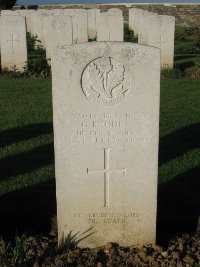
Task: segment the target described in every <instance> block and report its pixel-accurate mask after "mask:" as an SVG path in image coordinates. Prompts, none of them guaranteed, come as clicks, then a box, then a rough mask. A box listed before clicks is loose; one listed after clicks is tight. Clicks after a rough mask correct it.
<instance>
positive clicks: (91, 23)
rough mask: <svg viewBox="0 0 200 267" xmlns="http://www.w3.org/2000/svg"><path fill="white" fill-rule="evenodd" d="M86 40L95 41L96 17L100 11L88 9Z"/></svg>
mask: <svg viewBox="0 0 200 267" xmlns="http://www.w3.org/2000/svg"><path fill="white" fill-rule="evenodd" d="M87 14H88V38H89V39H95V38H96V37H97V16H98V15H99V14H100V9H88V10H87Z"/></svg>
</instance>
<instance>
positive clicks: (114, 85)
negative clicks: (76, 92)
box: [82, 57, 130, 106]
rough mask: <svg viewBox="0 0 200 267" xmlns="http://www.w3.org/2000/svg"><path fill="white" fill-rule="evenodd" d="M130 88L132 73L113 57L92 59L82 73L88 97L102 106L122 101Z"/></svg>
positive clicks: (83, 85) (83, 87)
mask: <svg viewBox="0 0 200 267" xmlns="http://www.w3.org/2000/svg"><path fill="white" fill-rule="evenodd" d="M129 88H130V75H129V73H128V71H127V70H126V68H125V67H124V65H123V64H122V63H121V62H119V61H118V60H117V59H115V58H113V57H101V58H97V59H95V60H93V61H91V62H90V63H89V64H88V65H87V66H86V68H85V69H84V71H83V74H82V89H83V92H84V94H85V95H86V97H87V99H88V100H89V101H91V102H93V103H96V104H98V105H102V106H114V105H116V104H118V103H120V102H121V101H122V100H123V99H124V98H125V97H126V95H127V93H128V91H129Z"/></svg>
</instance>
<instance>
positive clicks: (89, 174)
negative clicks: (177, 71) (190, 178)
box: [52, 42, 160, 247]
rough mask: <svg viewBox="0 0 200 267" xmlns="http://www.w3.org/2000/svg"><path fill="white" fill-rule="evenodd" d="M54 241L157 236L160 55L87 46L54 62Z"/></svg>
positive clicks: (127, 241)
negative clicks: (56, 230) (56, 219)
mask: <svg viewBox="0 0 200 267" xmlns="http://www.w3.org/2000/svg"><path fill="white" fill-rule="evenodd" d="M52 78H53V80H52V81H53V118H54V145H55V166H56V191H57V217H58V233H59V241H60V242H62V241H64V240H70V238H72V237H73V236H74V239H73V238H72V239H71V241H72V242H73V241H76V242H77V244H78V246H81V247H85V246H86V247H96V246H101V245H104V244H105V243H107V242H116V243H119V244H120V245H123V246H131V245H142V244H150V243H154V242H155V236H156V203H157V169H158V168H157V166H158V133H159V94H160V51H159V49H157V48H154V47H148V46H142V45H138V44H132V43H119V42H90V43H85V44H77V45H70V46H67V47H65V48H63V49H62V48H60V49H57V51H56V53H55V55H54V56H53V58H52Z"/></svg>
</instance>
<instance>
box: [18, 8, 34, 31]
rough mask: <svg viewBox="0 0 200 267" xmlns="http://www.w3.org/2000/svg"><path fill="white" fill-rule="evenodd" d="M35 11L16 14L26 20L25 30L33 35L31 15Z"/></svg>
mask: <svg viewBox="0 0 200 267" xmlns="http://www.w3.org/2000/svg"><path fill="white" fill-rule="evenodd" d="M35 12H36V11H35V10H26V9H22V10H18V13H19V14H20V15H21V16H24V17H25V18H26V30H27V32H30V33H33V29H32V14H34V13H35Z"/></svg>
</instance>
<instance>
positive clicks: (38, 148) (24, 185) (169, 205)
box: [0, 77, 200, 266]
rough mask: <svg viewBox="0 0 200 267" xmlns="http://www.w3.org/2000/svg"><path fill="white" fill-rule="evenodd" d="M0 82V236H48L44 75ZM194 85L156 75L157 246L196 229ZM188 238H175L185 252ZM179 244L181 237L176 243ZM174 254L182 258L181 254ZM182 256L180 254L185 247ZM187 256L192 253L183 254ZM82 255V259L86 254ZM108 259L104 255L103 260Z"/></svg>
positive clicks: (50, 181) (49, 140) (199, 128)
mask: <svg viewBox="0 0 200 267" xmlns="http://www.w3.org/2000/svg"><path fill="white" fill-rule="evenodd" d="M0 88H1V90H0V95H1V99H2V103H3V105H2V112H1V122H2V124H1V125H2V126H1V134H0V137H1V138H0V139H1V148H0V151H1V153H0V154H1V181H0V189H1V196H0V203H1V204H0V212H1V222H0V224H1V227H0V229H1V235H2V236H3V238H4V239H7V240H10V239H12V237H14V236H15V235H16V229H17V233H18V235H20V236H21V235H22V234H24V233H27V234H38V233H41V232H42V233H44V234H46V235H48V233H49V231H50V229H51V218H52V217H53V216H54V215H55V214H56V198H55V182H54V181H55V173H54V156H53V126H52V110H51V81H50V80H49V79H41V78H40V79H32V78H29V79H26V78H23V79H21V78H20V79H13V78H9V77H8V78H6V77H4V78H1V79H0ZM199 89H200V87H199V79H177V80H168V79H166V80H163V81H161V119H160V158H159V187H158V223H159V224H158V234H157V235H158V241H159V244H162V245H164V244H167V240H168V238H171V237H172V236H174V235H176V234H179V237H180V234H181V233H190V232H193V231H195V227H196V222H197V216H198V210H199V192H198V188H199V171H200V170H199V167H198V166H199V162H200V149H199V143H200V140H199V136H200V125H199V117H200V111H199ZM8 99H9V102H8V101H7V100H8ZM19 99H20V105H19ZM13 110H14V112H13ZM27 110H29V112H28V113H27ZM3 125H4V127H3ZM99 160H100V159H99ZM10 166H12V168H11V167H10ZM169 192H170V193H169ZM13 217H15V220H13ZM187 219H188V220H189V221H188V222H187ZM175 221H176V224H175ZM41 238H42V237H41ZM180 238H181V237H180ZM188 238H189V237H184V238H182V239H181V240H182V241H181V242H183V241H184V240H185V241H184V242H185V243H183V244H185V245H184V247H186V244H188V245H187V246H188V250H189V247H190V246H191V247H193V248H194V247H196V246H197V244H198V243H197V242H198V237H196V238H195V237H194V238H193V241H191V239H188ZM195 240H196V241H195ZM30 242H34V241H30ZM36 242H37V244H38V246H39V242H41V241H39V240H38V239H37V240H36ZM42 242H43V241H42ZM44 242H45V243H46V245H47V244H49V246H52V242H53V244H55V242H56V241H55V240H54V241H51V240H50V239H49V240H46V241H44ZM163 242H164V244H163ZM165 242H166V243H165ZM191 242H193V243H191ZM195 242H196V243H195ZM30 244H32V243H30ZM175 244H176V243H175ZM175 244H174V245H175ZM178 244H180V241H179V243H178V241H177V245H176V246H179V245H178ZM195 244H196V245H195ZM172 247H173V246H172ZM172 247H171V249H172ZM169 248H170V246H169ZM142 251H143V250H142ZM146 251H147V250H146ZM148 251H149V250H148ZM81 253H84V250H82V252H80V251H79V250H77V251H76V252H73V251H72V252H70V255H71V256H69V257H70V258H72V262H73V263H74V264H75V262H76V260H77V259H78V258H79V256H78V255H82V254H81ZM87 253H88V254H87V255H88V257H89V258H91V257H93V256H94V255H93V252H92V251H91V252H89V251H88V252H87ZM90 253H91V254H90ZM99 253H100V255H101V252H99ZM130 253H132V254H133V251H132V252H130ZM141 253H142V252H141ZM132 254H131V255H132ZM90 255H91V256H90ZM92 255H93V256H92ZM103 255H105V254H103ZM156 255H158V254H156ZM179 255H180V257H181V255H182V254H181V252H180V254H179ZM184 255H185V257H186V256H187V253H186V254H184ZM188 255H192V254H190V253H189V252H188ZM193 256H194V255H193ZM84 257H86V260H87V256H84ZM84 257H83V259H84ZM102 257H103V256H102ZM113 257H114V256H113ZM109 258H110V256H109V255H108V258H107V257H106V259H107V260H109ZM97 259H99V256H98V258H97ZM103 259H104V260H105V257H103ZM103 259H102V258H100V261H101V260H103ZM113 260H114V259H113ZM86 266H87V264H86ZM191 266H192V265H191Z"/></svg>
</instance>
